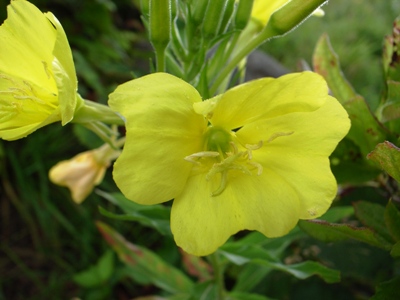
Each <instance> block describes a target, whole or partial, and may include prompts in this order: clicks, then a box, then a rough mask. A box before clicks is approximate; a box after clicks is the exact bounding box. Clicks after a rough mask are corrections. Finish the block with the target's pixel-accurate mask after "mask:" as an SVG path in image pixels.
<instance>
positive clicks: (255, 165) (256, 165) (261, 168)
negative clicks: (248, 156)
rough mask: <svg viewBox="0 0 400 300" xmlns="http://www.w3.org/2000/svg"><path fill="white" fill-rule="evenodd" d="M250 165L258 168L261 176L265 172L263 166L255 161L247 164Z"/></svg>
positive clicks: (258, 173)
mask: <svg viewBox="0 0 400 300" xmlns="http://www.w3.org/2000/svg"><path fill="white" fill-rule="evenodd" d="M247 163H248V164H249V165H251V166H253V167H256V168H257V175H258V176H260V175H261V174H262V172H263V170H264V169H263V166H262V165H261V164H259V163H258V162H255V161H248V162H247Z"/></svg>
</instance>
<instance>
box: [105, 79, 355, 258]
mask: <svg viewBox="0 0 400 300" xmlns="http://www.w3.org/2000/svg"><path fill="white" fill-rule="evenodd" d="M109 105H110V107H111V108H112V109H114V110H115V111H117V112H119V113H120V114H122V115H123V116H124V117H125V119H126V129H127V133H126V143H125V146H124V149H123V151H122V154H121V156H120V157H119V158H118V159H117V161H116V163H115V165H114V172H113V176H114V180H115V182H116V183H117V185H118V187H119V188H120V189H121V191H122V193H123V194H124V195H125V196H126V197H127V198H128V199H131V200H133V201H135V202H137V203H141V204H146V205H150V204H156V203H162V202H165V201H168V200H171V199H174V202H173V205H172V211H171V229H172V233H173V235H174V238H175V241H176V243H177V245H178V246H180V247H182V248H183V250H185V251H186V252H188V253H191V254H194V255H199V256H201V255H207V254H210V253H212V252H214V251H215V250H216V249H217V248H218V247H219V246H221V245H222V244H224V243H225V241H226V240H227V239H228V238H229V237H230V236H231V235H233V234H235V233H237V232H238V231H240V230H244V229H248V230H258V231H260V232H261V233H263V234H264V235H266V236H268V237H277V236H282V235H284V234H286V233H288V232H289V231H290V230H291V229H292V228H293V227H294V226H295V225H296V223H297V222H298V220H299V219H312V218H316V217H319V216H321V215H322V214H323V213H324V212H325V211H326V210H327V209H328V208H329V206H330V205H331V202H332V200H333V199H334V197H335V195H336V191H337V185H336V180H335V178H334V176H333V174H332V172H331V170H330V163H329V159H328V157H329V155H330V154H331V153H332V151H333V150H334V149H335V147H336V145H337V144H338V142H339V141H340V140H341V139H342V138H343V137H344V136H345V135H346V133H347V132H348V130H349V127H350V121H349V119H348V116H347V113H346V111H345V110H344V109H343V107H342V106H341V105H340V104H339V102H338V101H337V100H336V99H335V98H333V97H331V96H329V95H328V88H327V85H326V83H325V81H324V80H323V78H322V77H320V76H319V75H317V74H315V73H311V72H304V73H297V74H290V75H286V76H283V77H281V78H278V79H273V78H264V79H260V80H255V81H252V82H249V83H245V84H242V85H240V86H237V87H235V88H233V89H231V90H228V91H227V92H226V93H224V94H222V95H219V96H216V97H214V98H212V99H209V100H206V101H204V102H202V101H201V97H200V95H199V94H198V92H197V91H196V89H195V88H193V87H192V86H191V85H189V84H188V83H186V82H184V81H182V80H181V79H179V78H176V77H174V76H172V75H169V74H165V73H155V74H151V75H148V76H144V77H142V78H139V79H136V80H132V81H130V82H127V83H125V84H122V85H120V86H119V87H118V88H117V89H116V90H115V92H114V93H112V94H111V95H110V99H109Z"/></svg>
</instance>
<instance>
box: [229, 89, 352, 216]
mask: <svg viewBox="0 0 400 300" xmlns="http://www.w3.org/2000/svg"><path fill="white" fill-rule="evenodd" d="M349 128H350V121H349V119H348V115H347V113H346V111H345V110H344V108H343V107H342V105H341V104H340V103H339V102H338V101H337V100H336V99H335V98H333V97H330V96H326V97H325V103H324V104H323V105H322V106H321V108H319V109H318V110H315V111H312V112H294V113H291V114H287V115H283V116H278V117H275V118H271V119H268V120H261V121H258V122H255V123H252V124H249V125H245V126H243V128H242V129H240V130H239V131H238V132H237V133H236V135H237V138H238V140H239V141H240V142H241V143H244V144H246V143H255V142H256V141H260V140H263V141H264V146H263V147H262V148H261V149H259V150H257V151H254V152H253V156H254V160H255V161H257V162H258V163H260V164H261V165H262V166H263V168H264V171H265V170H268V169H270V170H272V171H273V172H275V173H276V174H278V175H279V176H282V178H284V179H285V180H286V181H287V183H288V185H290V186H291V187H292V188H293V189H294V190H295V191H296V193H297V194H298V195H299V198H300V203H301V212H300V218H301V219H311V218H316V217H318V216H321V215H322V214H323V213H325V211H326V210H327V209H328V208H329V206H330V205H331V202H332V200H333V199H334V197H335V195H336V192H337V185H336V180H335V178H334V176H333V174H332V172H331V170H330V163H329V159H328V156H329V155H330V154H331V153H332V151H333V150H334V149H335V147H336V146H337V144H338V142H339V141H340V140H341V139H342V138H343V137H344V136H345V135H346V134H347V132H348V130H349Z"/></svg>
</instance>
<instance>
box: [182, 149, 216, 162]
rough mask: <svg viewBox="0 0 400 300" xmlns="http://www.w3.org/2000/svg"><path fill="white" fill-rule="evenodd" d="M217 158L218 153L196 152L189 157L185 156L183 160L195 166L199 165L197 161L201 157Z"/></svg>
mask: <svg viewBox="0 0 400 300" xmlns="http://www.w3.org/2000/svg"><path fill="white" fill-rule="evenodd" d="M217 156H219V153H218V152H215V151H202V152H197V153H193V154H191V155H188V156H186V157H185V158H184V159H185V160H186V161H188V162H191V163H193V164H195V165H201V163H200V162H198V161H197V159H198V158H203V157H217Z"/></svg>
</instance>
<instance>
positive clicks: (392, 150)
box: [367, 141, 400, 182]
mask: <svg viewBox="0 0 400 300" xmlns="http://www.w3.org/2000/svg"><path fill="white" fill-rule="evenodd" d="M367 158H368V159H370V160H372V161H374V162H376V163H378V164H379V165H380V167H381V168H382V169H383V170H385V171H386V172H387V173H388V174H389V175H390V176H392V177H393V178H394V179H396V181H397V182H400V149H399V148H397V147H396V146H395V145H393V144H392V143H390V142H387V141H386V142H384V143H380V144H378V145H376V147H375V149H374V151H372V152H371V153H369V154H368V156H367Z"/></svg>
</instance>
